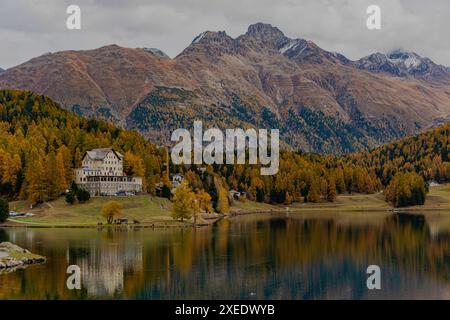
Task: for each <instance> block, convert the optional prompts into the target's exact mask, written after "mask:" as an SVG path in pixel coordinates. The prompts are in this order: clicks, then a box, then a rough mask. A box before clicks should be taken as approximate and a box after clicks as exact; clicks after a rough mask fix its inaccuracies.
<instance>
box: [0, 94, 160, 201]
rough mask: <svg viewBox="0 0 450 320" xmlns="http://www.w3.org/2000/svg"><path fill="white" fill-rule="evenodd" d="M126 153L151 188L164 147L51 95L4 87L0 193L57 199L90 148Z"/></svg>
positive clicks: (132, 170)
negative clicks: (83, 115)
mask: <svg viewBox="0 0 450 320" xmlns="http://www.w3.org/2000/svg"><path fill="white" fill-rule="evenodd" d="M109 146H112V147H113V148H115V149H117V150H119V151H120V152H123V154H124V155H125V160H124V162H125V163H124V167H125V172H127V173H128V174H136V175H140V176H143V177H144V180H145V185H146V187H147V189H148V190H149V191H152V189H154V184H155V182H157V181H159V176H160V173H161V167H162V161H161V159H162V158H163V154H164V153H163V150H157V148H156V147H155V146H154V145H152V144H150V143H148V142H146V141H145V139H144V138H143V137H142V136H141V135H139V134H138V133H136V132H133V131H126V130H122V129H120V128H118V127H116V126H114V125H112V124H110V123H107V122H104V121H99V120H94V119H89V120H88V119H85V118H81V117H79V116H77V115H76V114H75V113H72V112H68V111H66V110H63V109H62V108H60V107H59V105H57V104H56V103H55V102H53V101H52V100H51V99H49V98H47V97H44V96H40V95H36V94H33V93H31V92H27V91H17V90H2V91H0V193H1V194H2V195H7V196H9V197H20V198H28V199H29V200H30V201H32V202H39V201H43V200H48V199H54V198H56V197H58V196H59V195H60V194H61V193H62V192H64V191H65V190H66V189H67V188H68V186H69V185H70V183H71V181H72V179H73V170H72V169H73V168H75V167H79V166H80V165H81V157H82V156H83V154H84V152H85V151H86V150H89V149H92V148H99V147H109Z"/></svg>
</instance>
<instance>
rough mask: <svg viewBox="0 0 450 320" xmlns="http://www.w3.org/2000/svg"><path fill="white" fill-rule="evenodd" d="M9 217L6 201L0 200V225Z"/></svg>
mask: <svg viewBox="0 0 450 320" xmlns="http://www.w3.org/2000/svg"><path fill="white" fill-rule="evenodd" d="M8 217H9V204H8V201H6V199H3V198H0V223H3V222H5V221H6V220H7V219H8Z"/></svg>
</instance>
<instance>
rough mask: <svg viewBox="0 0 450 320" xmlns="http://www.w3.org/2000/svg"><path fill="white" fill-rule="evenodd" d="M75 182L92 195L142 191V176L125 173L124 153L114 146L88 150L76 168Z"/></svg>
mask: <svg viewBox="0 0 450 320" xmlns="http://www.w3.org/2000/svg"><path fill="white" fill-rule="evenodd" d="M75 183H76V184H77V185H78V187H80V188H82V189H84V190H87V191H89V193H90V194H91V196H112V195H117V194H122V193H125V194H128V193H133V194H135V193H137V192H142V177H130V176H126V175H124V173H123V155H121V154H120V153H119V152H117V151H115V150H114V149H112V148H101V149H93V150H91V151H87V152H86V153H85V154H84V156H83V158H82V167H81V168H78V169H75Z"/></svg>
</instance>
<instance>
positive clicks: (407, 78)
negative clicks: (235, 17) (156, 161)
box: [0, 23, 450, 153]
mask: <svg viewBox="0 0 450 320" xmlns="http://www.w3.org/2000/svg"><path fill="white" fill-rule="evenodd" d="M449 79H450V71H449V68H447V67H442V66H438V65H436V64H434V63H433V62H432V61H431V60H429V59H426V58H421V57H419V56H418V55H416V54H414V53H408V52H401V51H397V52H393V53H391V54H388V55H383V54H374V55H373V56H369V57H366V58H363V59H361V60H359V61H355V62H353V61H350V60H349V59H347V58H346V57H344V56H343V55H341V54H339V53H334V52H329V51H326V50H323V49H322V48H320V47H319V46H317V45H316V44H314V43H313V42H311V41H308V40H305V39H291V38H289V37H287V36H285V35H284V34H283V32H282V31H281V30H279V29H278V28H276V27H274V26H271V25H269V24H263V23H257V24H254V25H251V26H249V28H248V31H247V32H246V33H245V34H243V35H241V36H239V37H237V38H232V37H230V36H229V35H227V34H226V32H225V31H219V32H212V31H205V32H203V33H201V34H200V35H198V36H197V37H195V38H194V40H193V41H192V43H191V44H190V45H189V46H188V47H187V48H186V49H185V50H183V52H181V53H180V54H179V55H178V56H177V57H175V58H173V59H172V58H170V57H168V56H167V55H165V54H164V53H162V52H161V51H160V50H158V49H154V48H152V49H145V48H144V49H131V48H122V47H119V46H117V45H110V46H105V47H101V48H98V49H95V50H86V51H64V52H57V53H49V54H45V55H42V56H40V57H37V58H34V59H31V60H30V61H27V62H25V63H23V64H21V65H19V66H16V67H13V68H9V69H8V70H6V71H4V72H3V73H0V88H17V89H27V90H31V91H34V92H37V93H39V94H44V95H47V96H49V97H50V98H53V99H54V100H56V101H57V102H59V103H61V105H62V106H63V107H65V108H66V109H69V110H72V111H75V112H77V113H79V114H81V115H85V116H89V117H98V118H105V119H109V120H112V121H115V122H116V123H118V124H121V125H123V126H125V127H127V128H129V129H136V130H139V131H140V132H142V133H143V134H144V135H146V136H147V137H148V138H149V139H150V140H151V141H153V142H155V143H158V144H161V143H164V142H167V141H168V140H169V139H170V132H171V131H172V130H174V129H176V128H180V127H184V128H191V127H192V124H193V121H194V120H197V119H198V120H203V122H204V123H206V124H207V125H208V126H216V127H220V128H236V127H242V128H247V127H258V128H278V129H280V137H281V139H282V141H283V142H284V143H285V145H286V146H290V147H293V148H301V149H303V150H304V151H315V152H321V153H344V152H350V151H355V150H360V149H368V148H372V147H375V146H376V145H379V144H382V143H386V142H389V141H391V140H393V139H397V138H400V137H403V136H405V135H410V134H415V133H417V132H418V131H420V130H423V129H426V128H428V127H429V126H431V125H434V124H435V123H440V122H442V121H443V119H448V118H449V116H450V94H449V93H450V81H449Z"/></svg>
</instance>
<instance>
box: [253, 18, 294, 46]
mask: <svg viewBox="0 0 450 320" xmlns="http://www.w3.org/2000/svg"><path fill="white" fill-rule="evenodd" d="M245 35H246V36H248V37H253V38H256V39H258V40H261V41H264V42H266V41H273V40H276V39H280V38H285V37H286V36H285V35H284V33H283V32H281V30H280V29H278V28H277V27H274V26H272V25H270V24H268V23H261V22H258V23H255V24H252V25H250V26H249V27H248V30H247V33H246V34H245Z"/></svg>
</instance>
